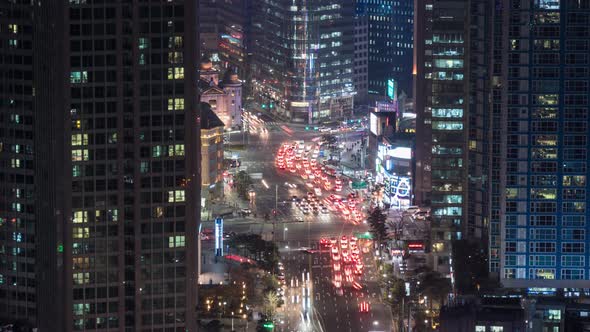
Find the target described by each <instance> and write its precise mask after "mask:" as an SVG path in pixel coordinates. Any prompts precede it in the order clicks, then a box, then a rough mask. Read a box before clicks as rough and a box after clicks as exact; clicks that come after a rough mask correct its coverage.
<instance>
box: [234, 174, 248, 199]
mask: <svg viewBox="0 0 590 332" xmlns="http://www.w3.org/2000/svg"><path fill="white" fill-rule="evenodd" d="M234 182H235V185H236V190H237V192H238V196H239V197H241V198H243V199H248V190H249V189H250V186H251V185H252V178H251V177H250V175H248V173H246V172H245V171H239V172H238V173H237V174H236V176H235V177H234Z"/></svg>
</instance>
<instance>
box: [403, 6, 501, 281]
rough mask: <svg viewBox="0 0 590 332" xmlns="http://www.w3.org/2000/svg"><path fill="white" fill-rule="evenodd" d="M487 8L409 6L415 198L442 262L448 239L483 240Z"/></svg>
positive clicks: (487, 116) (486, 162) (485, 219)
mask: <svg viewBox="0 0 590 332" xmlns="http://www.w3.org/2000/svg"><path fill="white" fill-rule="evenodd" d="M490 8H491V3H489V1H483V0H481V1H479V0H473V1H458V0H439V1H431V0H425V1H418V2H417V5H416V6H415V8H414V9H415V20H416V21H415V22H416V24H415V38H414V40H415V51H416V52H415V74H416V76H415V87H414V91H416V92H419V93H416V94H415V98H414V99H415V109H416V113H417V122H416V159H417V163H416V187H415V189H416V196H415V201H416V203H417V204H430V206H431V207H432V216H433V223H432V228H433V232H432V236H433V239H432V241H433V251H434V252H435V253H436V252H440V255H441V257H440V258H439V259H437V260H436V261H438V262H441V264H442V265H448V263H449V256H448V254H449V252H450V244H451V241H452V240H460V239H484V240H487V227H488V226H487V223H488V217H487V216H488V213H489V212H488V209H489V203H488V199H489V198H488V191H489V190H488V186H489V181H488V165H489V163H488V155H489V153H488V149H489V147H488V143H489V140H488V133H489V130H488V126H489V124H488V123H489V110H488V108H489V103H488V100H489V93H490V92H489V90H490V71H489V64H490V63H491V60H490V58H489V53H490V52H489V47H490V45H489V44H490V41H491V34H490V27H491V19H490V17H489V15H487V13H488V12H489V10H490ZM442 270H443V271H444V268H443V269H442ZM447 272H449V271H447Z"/></svg>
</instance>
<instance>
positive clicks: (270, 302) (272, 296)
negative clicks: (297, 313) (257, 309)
mask: <svg viewBox="0 0 590 332" xmlns="http://www.w3.org/2000/svg"><path fill="white" fill-rule="evenodd" d="M278 305H279V297H278V296H277V294H276V293H275V292H274V291H271V292H268V293H266V295H265V296H264V302H263V304H262V311H263V312H264V314H265V315H266V317H267V319H269V320H271V321H272V320H273V319H274V316H275V314H276V312H277V306H278Z"/></svg>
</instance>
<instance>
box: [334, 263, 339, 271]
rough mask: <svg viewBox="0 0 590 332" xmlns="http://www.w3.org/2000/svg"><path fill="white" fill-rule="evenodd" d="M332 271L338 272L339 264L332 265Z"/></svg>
mask: <svg viewBox="0 0 590 332" xmlns="http://www.w3.org/2000/svg"><path fill="white" fill-rule="evenodd" d="M334 271H336V272H338V271H340V263H338V262H336V263H334Z"/></svg>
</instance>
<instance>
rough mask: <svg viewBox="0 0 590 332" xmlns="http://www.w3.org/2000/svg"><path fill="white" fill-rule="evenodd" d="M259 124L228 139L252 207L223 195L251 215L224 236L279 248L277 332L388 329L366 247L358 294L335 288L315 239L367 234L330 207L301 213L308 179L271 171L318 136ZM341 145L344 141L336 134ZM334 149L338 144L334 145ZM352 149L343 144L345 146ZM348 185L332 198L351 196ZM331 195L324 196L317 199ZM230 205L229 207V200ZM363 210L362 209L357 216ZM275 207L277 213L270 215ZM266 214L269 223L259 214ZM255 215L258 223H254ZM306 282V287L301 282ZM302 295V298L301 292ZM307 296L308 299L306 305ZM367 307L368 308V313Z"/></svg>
mask: <svg viewBox="0 0 590 332" xmlns="http://www.w3.org/2000/svg"><path fill="white" fill-rule="evenodd" d="M258 118H259V119H260V121H259V122H258V123H250V126H249V133H248V135H247V137H246V136H244V135H242V134H241V133H239V134H233V135H231V137H230V138H229V139H230V149H231V146H232V145H233V146H236V145H239V144H242V143H245V145H244V146H245V148H243V149H241V150H238V149H236V150H235V151H234V150H232V152H231V153H232V156H234V158H239V160H240V161H241V166H240V167H239V169H236V170H235V171H234V170H232V172H235V173H237V171H239V170H244V171H246V172H247V173H248V174H250V175H251V177H252V178H253V183H254V185H253V190H254V191H255V199H254V202H252V203H250V204H248V203H247V202H243V201H239V200H238V199H237V198H235V197H233V196H231V195H226V200H228V201H229V202H228V203H229V204H230V205H232V204H235V205H237V206H238V207H246V206H247V207H248V208H250V209H251V211H252V215H251V216H250V217H245V218H244V217H235V218H228V219H226V220H225V223H224V224H225V225H224V230H225V231H227V232H236V233H248V232H251V233H257V234H261V235H263V237H264V238H266V239H267V240H271V239H274V241H275V242H276V243H277V244H278V245H279V248H280V253H281V259H282V262H283V263H284V266H285V281H286V285H285V288H286V291H285V305H284V306H283V307H282V309H281V310H280V311H279V319H278V322H277V323H278V324H277V329H276V330H277V331H318V332H319V331H325V332H329V331H338V332H340V331H350V332H356V331H359V332H361V331H391V314H390V312H389V309H388V308H387V307H386V306H385V305H383V304H381V299H380V295H379V294H380V290H379V285H378V282H377V280H378V279H377V276H376V271H375V267H374V263H373V256H372V255H373V250H372V249H371V248H372V242H371V241H369V240H366V241H364V242H362V245H364V246H365V247H366V248H365V249H364V250H363V253H361V255H360V259H362V261H363V262H364V266H365V268H364V272H363V274H362V276H359V280H358V281H359V284H360V285H361V286H362V289H360V290H356V289H353V288H352V287H351V286H350V285H348V284H346V285H342V287H340V288H336V287H335V286H334V271H333V267H332V264H333V262H332V261H331V258H330V253H329V250H330V249H329V248H326V247H322V246H320V245H319V240H320V239H322V238H324V239H330V238H336V239H339V238H340V237H342V236H343V235H346V236H348V237H351V236H355V235H356V236H358V235H360V234H364V233H366V232H367V231H368V227H367V225H366V224H365V223H363V222H360V223H359V222H356V223H355V222H351V220H350V218H344V216H343V215H341V214H340V213H337V212H336V211H335V210H334V209H333V207H331V206H328V208H330V211H329V212H328V211H326V212H324V213H303V212H302V209H300V208H299V207H298V206H297V204H296V202H295V200H294V199H293V197H294V196H296V197H297V198H302V197H305V196H306V194H307V193H308V191H309V190H310V188H309V187H308V186H306V184H307V183H311V180H303V179H302V178H301V177H299V176H296V175H295V174H294V173H292V172H289V171H288V170H279V169H278V168H277V166H276V165H275V157H276V153H277V151H278V150H279V148H281V146H282V145H283V144H284V143H288V142H289V143H290V142H293V141H294V140H303V141H305V142H306V143H308V142H310V143H311V142H312V140H314V141H318V139H319V138H320V137H321V133H319V132H318V131H308V130H305V128H304V127H302V126H299V127H297V126H291V125H288V126H287V125H282V124H280V123H277V122H274V121H273V120H272V119H271V118H270V117H268V116H259V117H258ZM339 137H340V138H341V139H343V138H344V137H343V136H339ZM359 138H360V134H356V133H352V134H349V135H347V137H346V141H348V140H358V139H359ZM339 143H340V141H339ZM351 144H352V143H350V144H346V146H351ZM347 187H348V185H347V184H346V185H345V186H344V188H343V190H342V192H339V193H338V194H339V195H341V196H345V195H347V194H348V193H350V192H351V191H350V189H347ZM328 194H329V191H325V192H323V197H318V200H319V199H321V198H324V199H325V198H326V197H325V196H326V195H328ZM232 200H233V201H232ZM363 208H364V206H363V205H362V204H361V206H360V207H359V210H361V211H362V209H363ZM275 209H276V215H273V212H272V211H273V210H275ZM265 214H268V215H269V217H268V219H267V220H265V219H266V218H264V217H263V216H264V215H265ZM254 216H256V217H254ZM203 227H204V228H212V223H211V222H203ZM306 278H309V282H306V281H305V279H306ZM306 292H307V293H306ZM305 294H309V296H308V300H307V301H308V302H306V300H305ZM361 302H363V303H365V304H366V305H368V310H367V312H360V311H361V310H360V309H359V308H360V303H361ZM369 308H370V309H369Z"/></svg>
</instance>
